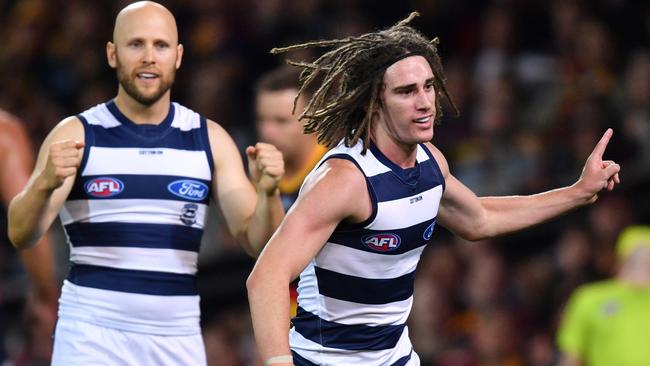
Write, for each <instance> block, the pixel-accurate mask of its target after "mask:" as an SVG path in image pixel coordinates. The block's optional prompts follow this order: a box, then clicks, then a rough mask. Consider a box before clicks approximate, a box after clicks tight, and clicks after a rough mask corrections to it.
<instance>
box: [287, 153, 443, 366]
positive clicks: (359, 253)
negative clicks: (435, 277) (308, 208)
mask: <svg viewBox="0 0 650 366" xmlns="http://www.w3.org/2000/svg"><path fill="white" fill-rule="evenodd" d="M334 158H336V159H347V160H350V161H352V162H354V163H355V164H356V165H357V167H358V168H359V169H360V170H361V171H362V172H363V174H364V175H365V176H366V182H367V186H368V192H369V195H370V197H371V200H372V204H373V213H372V215H371V217H370V218H369V219H368V220H367V221H366V222H364V223H361V224H358V225H350V224H349V223H348V224H346V223H341V224H340V225H339V226H338V227H337V228H336V229H335V230H334V232H333V233H332V235H331V236H330V238H329V239H328V240H327V242H326V243H325V245H324V246H323V248H322V249H321V250H320V251H319V253H318V254H317V255H316V256H315V258H314V259H313V260H312V261H311V262H310V263H309V265H308V266H307V267H306V268H305V270H304V271H303V272H302V273H301V275H300V282H299V285H298V313H297V316H296V317H295V318H294V319H293V321H292V323H293V327H292V329H291V331H290V334H289V337H290V343H291V348H292V351H293V352H294V362H296V364H297V365H337V366H339V365H364V366H365V365H369V366H370V365H418V364H419V359H418V357H417V355H416V354H415V352H413V348H412V346H411V342H410V340H409V338H408V329H407V327H406V325H405V322H406V319H407V318H408V315H409V312H410V311H411V306H412V303H413V283H414V278H415V270H416V267H417V264H418V261H419V259H420V255H421V254H422V251H423V250H424V247H425V246H426V244H427V243H428V241H429V239H430V238H431V235H432V233H433V228H434V226H435V221H436V215H437V213H438V206H439V203H440V198H441V195H442V192H443V189H444V178H443V177H442V174H441V172H440V169H439V167H438V164H437V163H436V161H435V159H434V158H433V156H432V155H431V153H430V151H429V150H428V148H427V147H426V146H424V145H419V146H418V147H417V164H416V166H415V167H414V168H410V169H402V168H400V167H399V166H397V165H396V164H394V163H393V162H391V161H390V160H389V159H388V158H387V157H385V156H384V155H383V154H382V153H381V152H380V151H379V149H377V148H376V147H375V146H374V145H371V147H370V149H369V150H368V151H367V152H366V154H365V155H362V154H361V145H360V144H357V145H356V146H354V147H351V148H347V147H345V146H344V145H343V144H340V145H339V146H337V147H336V148H334V149H332V150H331V151H329V152H328V153H327V154H326V155H325V156H324V157H323V160H322V161H321V163H322V162H323V161H325V160H327V159H334ZM319 165H320V164H319Z"/></svg>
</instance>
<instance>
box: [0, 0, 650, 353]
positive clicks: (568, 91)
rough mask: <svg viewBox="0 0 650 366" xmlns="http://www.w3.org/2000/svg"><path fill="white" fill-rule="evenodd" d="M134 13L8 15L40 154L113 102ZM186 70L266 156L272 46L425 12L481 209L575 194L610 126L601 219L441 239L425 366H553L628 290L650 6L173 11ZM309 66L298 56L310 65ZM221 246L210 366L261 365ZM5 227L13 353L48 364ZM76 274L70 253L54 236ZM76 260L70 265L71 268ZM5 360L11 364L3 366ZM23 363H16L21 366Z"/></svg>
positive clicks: (210, 310) (56, 5)
mask: <svg viewBox="0 0 650 366" xmlns="http://www.w3.org/2000/svg"><path fill="white" fill-rule="evenodd" d="M127 3H128V2H127V1H102V2H90V1H83V0H66V1H61V0H51V1H45V0H13V1H12V0H0V85H1V87H0V108H3V109H5V110H7V111H9V112H11V113H12V114H14V115H16V116H18V117H19V118H20V119H22V121H23V122H24V124H25V126H26V127H27V129H28V130H29V132H30V136H31V137H32V139H33V142H34V145H35V147H38V146H39V145H40V143H41V141H42V140H43V138H44V136H45V134H46V133H47V131H49V130H50V129H51V128H52V126H53V125H54V124H55V123H56V122H57V121H59V120H61V119H62V118H64V117H65V116H68V115H71V114H75V113H78V112H80V111H82V110H85V109H86V108H88V107H90V106H92V105H95V104H97V103H100V102H103V101H105V100H108V99H110V98H112V97H113V96H114V95H115V93H116V90H117V83H116V80H115V75H114V72H113V71H112V70H111V69H110V68H109V67H108V66H107V65H106V61H105V52H104V46H105V44H106V41H107V40H109V39H110V38H111V35H112V27H113V24H112V22H113V19H114V17H115V14H116V13H117V11H118V10H119V9H120V8H122V7H123V6H124V5H126V4H127ZM161 3H163V4H164V5H165V6H167V7H168V8H169V9H170V10H172V12H173V13H174V14H175V15H176V17H177V22H178V25H179V30H180V36H181V42H182V43H183V44H184V45H185V50H186V53H185V56H184V59H183V65H182V66H181V69H180V70H179V72H178V73H177V77H176V84H175V86H174V88H173V90H172V99H173V100H176V101H179V102H181V103H183V104H185V105H187V106H189V107H190V108H193V109H194V110H196V111H198V112H199V113H201V114H202V115H204V116H207V117H208V118H211V119H213V120H215V121H218V122H219V123H221V124H222V125H223V126H224V127H225V128H226V129H227V130H228V131H229V132H230V133H231V134H232V135H233V137H234V138H235V139H236V141H237V143H238V145H239V146H240V148H242V149H243V148H244V147H245V146H246V144H249V143H251V142H254V141H256V136H255V123H254V121H255V115H254V109H253V99H252V97H253V90H252V86H253V84H254V81H255V80H256V78H257V77H258V76H259V75H260V74H261V73H263V72H264V71H266V70H269V69H270V68H272V67H275V66H277V65H279V64H281V63H283V62H284V60H283V59H282V58H281V57H277V56H272V55H270V54H269V53H268V51H269V50H270V49H271V48H272V47H277V46H285V45H288V44H291V43H293V42H297V41H307V40H311V39H318V38H331V37H345V36H348V35H354V34H360V33H363V32H366V31H371V30H375V29H379V28H383V27H385V26H388V25H390V24H392V23H394V22H396V21H397V20H399V19H402V18H403V17H405V16H406V15H407V14H408V13H409V12H410V11H412V10H418V11H419V12H420V13H421V17H420V18H418V19H417V20H416V21H415V22H414V25H415V27H416V28H418V29H420V30H422V31H423V32H424V33H425V34H426V35H428V36H430V37H434V36H438V37H440V39H441V45H440V48H439V49H440V51H441V54H442V58H443V62H444V65H445V71H446V75H447V78H448V88H449V90H450V93H451V95H452V97H453V98H454V99H455V102H456V104H457V105H458V107H459V108H460V110H461V115H460V117H459V118H454V117H452V116H450V114H451V113H447V115H446V116H445V117H444V120H443V122H442V124H441V125H440V126H438V127H437V129H436V135H435V138H434V143H435V144H436V145H437V146H438V147H439V148H441V150H442V151H443V152H444V153H445V154H446V156H447V158H448V160H449V162H450V167H451V169H452V172H454V174H455V175H456V176H457V177H458V178H459V179H460V180H461V181H463V182H464V183H465V184H466V185H468V186H469V187H470V188H471V189H472V190H474V192H476V193H477V194H478V195H503V194H528V193H534V192H539V191H542V190H547V189H551V188H555V187H559V186H561V185H566V184H571V183H572V182H573V181H574V180H575V179H577V177H578V176H579V174H580V169H581V168H582V163H583V162H584V160H585V158H586V156H587V155H588V154H589V153H590V151H591V149H592V147H593V146H594V144H595V143H596V141H597V140H598V138H599V137H600V136H601V135H602V133H603V131H604V130H605V129H606V127H612V128H614V137H613V139H612V141H611V143H610V145H609V147H608V150H607V152H606V154H605V156H606V158H609V159H613V160H616V161H617V162H619V163H620V164H621V166H622V174H621V179H622V184H621V185H620V187H619V188H617V189H616V190H615V192H613V193H604V194H602V195H601V197H600V199H599V201H598V203H597V204H596V205H594V206H591V207H589V208H583V209H580V210H577V211H575V212H573V213H571V214H569V215H566V216H564V217H562V218H560V219H557V220H553V221H551V222H549V223H546V224H544V225H541V226H538V227H536V228H534V229H532V230H529V231H526V232H522V233H518V234H514V235H509V236H507V237H504V238H502V239H498V240H490V241H484V242H478V243H469V242H461V241H459V240H458V239H456V238H454V237H453V236H452V235H450V234H449V233H446V232H445V231H444V230H439V231H438V232H437V233H436V234H434V237H433V238H432V243H431V244H430V246H429V248H428V249H427V250H426V251H425V252H424V255H423V258H422V262H421V264H420V269H419V274H418V277H417V281H416V290H415V303H414V307H413V312H412V314H411V318H410V321H409V323H410V333H411V338H412V340H413V343H414V346H415V348H416V351H417V352H418V353H419V355H420V358H421V359H422V360H423V365H441V366H451V365H508V366H509V365H513V366H514V365H539V366H543V365H553V364H555V363H556V362H557V359H558V351H557V348H556V346H555V340H554V337H555V331H556V328H557V324H558V319H559V317H560V316H561V314H562V309H563V306H564V304H565V302H566V300H567V298H568V296H569V294H570V293H571V291H572V290H573V289H575V287H576V286H578V285H580V284H583V283H586V282H590V281H594V280H598V279H602V278H605V277H607V276H610V275H611V274H612V273H613V269H614V266H615V261H614V259H615V256H614V252H613V247H614V243H615V240H616V237H617V235H618V234H619V232H620V230H621V229H622V228H623V227H625V226H627V225H629V224H633V223H643V224H648V223H650V189H649V188H648V187H650V103H649V102H650V49H649V48H648V44H649V43H648V40H649V39H650V37H649V35H650V10H649V9H650V6H649V5H648V3H647V2H642V1H638V2H636V1H625V0H599V1H596V0H594V1H586V0H585V1H579V0H566V1H565V0H556V1H553V0H549V1H525V0H524V1H521V0H519V1H514V0H510V1H505V0H504V1H478V0H475V1H457V0H438V1H433V0H411V1H385V2H384V1H371V0H300V1H294V0H238V1H233V0H215V1H203V0H183V1H181V0H171V1H161ZM303 56H304V54H300V52H296V53H294V54H291V55H290V57H292V58H296V59H300V58H301V57H303ZM212 220H213V221H214V225H211V227H210V229H209V230H208V231H207V232H206V238H205V239H204V243H203V248H202V254H201V263H200V282H201V292H202V297H203V301H202V311H203V315H204V318H203V324H204V333H205V342H206V348H207V354H208V359H209V362H210V364H211V365H224V366H231V365H232V366H234V365H256V364H258V362H259V361H258V360H257V359H256V357H255V351H254V342H253V337H252V329H251V326H250V319H249V314H248V307H247V302H246V291H245V285H244V281H245V278H246V276H247V274H248V272H249V271H250V269H251V266H252V260H251V259H248V258H247V257H246V256H245V255H244V254H243V252H241V251H240V250H239V249H238V247H237V246H236V245H234V244H233V242H232V238H229V237H227V236H226V234H225V233H224V230H222V229H221V226H220V225H221V224H218V223H219V222H220V221H219V215H218V213H216V212H214V215H213V219H212ZM0 222H2V227H1V228H0V235H1V238H0V318H2V320H0V322H2V323H3V325H1V326H3V327H5V329H7V334H6V336H5V338H4V339H3V340H1V341H2V344H0V345H1V346H3V347H5V349H6V350H7V354H8V357H9V359H11V360H13V361H12V362H13V363H7V364H8V365H11V364H17V365H24V364H37V363H38V362H37V361H36V360H33V359H31V358H30V354H29V349H30V347H28V343H29V340H28V339H26V338H25V333H26V332H25V327H26V326H27V325H26V323H25V319H24V317H23V316H22V311H23V310H22V309H23V304H24V303H25V299H26V297H27V294H28V286H27V285H26V284H27V278H26V276H25V275H24V274H23V272H22V271H21V269H20V264H19V261H18V259H17V258H16V256H15V254H14V253H13V249H12V248H11V246H10V244H8V243H7V240H6V233H5V231H6V218H5V217H4V214H3V215H2V219H1V221H0ZM54 235H55V238H58V239H57V250H58V251H60V252H61V254H59V258H60V262H61V265H60V272H61V276H64V274H65V252H64V251H65V242H64V241H63V240H62V238H61V235H60V232H59V233H57V232H55V234H54ZM61 258H62V259H61ZM1 361H2V360H0V364H2V362H1ZM7 362H8V361H7Z"/></svg>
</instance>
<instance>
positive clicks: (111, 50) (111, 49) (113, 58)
mask: <svg viewBox="0 0 650 366" xmlns="http://www.w3.org/2000/svg"><path fill="white" fill-rule="evenodd" d="M106 60H107V61H108V65H109V66H110V67H112V68H114V69H115V68H117V54H116V49H115V43H113V42H111V41H108V42H106Z"/></svg>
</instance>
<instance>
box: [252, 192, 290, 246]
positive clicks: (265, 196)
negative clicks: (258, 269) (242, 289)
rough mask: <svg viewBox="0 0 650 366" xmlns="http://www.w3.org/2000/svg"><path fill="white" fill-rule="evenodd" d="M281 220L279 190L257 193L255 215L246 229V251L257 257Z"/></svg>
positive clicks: (281, 210)
mask: <svg viewBox="0 0 650 366" xmlns="http://www.w3.org/2000/svg"><path fill="white" fill-rule="evenodd" d="M283 218H284V208H283V207H282V201H281V200H280V192H279V190H277V189H276V190H275V191H274V192H273V193H266V192H258V193H257V205H256V206H255V213H254V214H253V217H252V218H251V220H250V222H249V223H248V227H247V229H246V239H247V240H246V241H247V243H248V245H247V246H248V248H246V251H247V252H248V253H249V254H251V255H252V256H254V257H257V256H258V255H259V254H260V252H261V251H262V248H264V245H265V244H266V242H267V241H268V240H269V239H270V238H271V235H273V233H274V232H275V229H277V227H278V226H279V225H280V222H282V219H283Z"/></svg>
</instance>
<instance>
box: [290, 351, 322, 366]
mask: <svg viewBox="0 0 650 366" xmlns="http://www.w3.org/2000/svg"><path fill="white" fill-rule="evenodd" d="M291 355H292V356H293V364H294V365H295V366H318V364H315V363H313V362H311V361H309V360H308V359H306V358H304V357H302V356H301V355H299V354H298V352H296V351H294V350H292V351H291Z"/></svg>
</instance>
